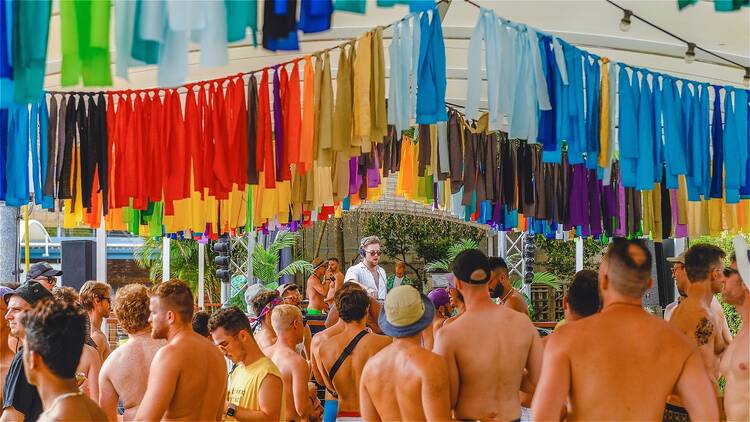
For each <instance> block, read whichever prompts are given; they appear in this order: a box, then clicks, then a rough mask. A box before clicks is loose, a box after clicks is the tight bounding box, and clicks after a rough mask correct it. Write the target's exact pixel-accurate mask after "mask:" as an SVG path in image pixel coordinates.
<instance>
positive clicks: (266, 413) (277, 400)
mask: <svg viewBox="0 0 750 422" xmlns="http://www.w3.org/2000/svg"><path fill="white" fill-rule="evenodd" d="M283 391H284V387H283V383H282V381H281V378H279V377H277V376H276V375H271V374H268V375H266V377H265V378H263V382H261V383H260V390H259V391H258V405H259V407H260V410H250V409H247V408H245V407H240V406H237V411H236V412H235V414H234V418H235V419H237V420H238V421H277V420H279V419H280V418H281V396H282V394H283ZM235 404H236V403H235Z"/></svg>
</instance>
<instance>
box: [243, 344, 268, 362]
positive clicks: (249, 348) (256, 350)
mask: <svg viewBox="0 0 750 422" xmlns="http://www.w3.org/2000/svg"><path fill="white" fill-rule="evenodd" d="M242 347H243V348H244V349H245V358H244V359H242V364H243V365H245V366H250V365H252V364H253V363H255V362H257V361H258V359H261V358H264V357H265V356H266V355H264V354H263V352H262V351H261V350H260V347H258V343H256V342H255V341H254V340H253V339H249V340H248V341H247V342H244V343H243V344H242Z"/></svg>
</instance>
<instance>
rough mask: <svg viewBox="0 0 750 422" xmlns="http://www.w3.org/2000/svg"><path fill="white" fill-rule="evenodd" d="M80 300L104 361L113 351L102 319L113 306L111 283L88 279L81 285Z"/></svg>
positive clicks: (92, 335) (92, 336)
mask: <svg viewBox="0 0 750 422" xmlns="http://www.w3.org/2000/svg"><path fill="white" fill-rule="evenodd" d="M80 301H81V306H83V309H84V310H85V311H86V313H87V314H88V317H89V323H90V324H91V338H92V339H94V342H95V343H96V349H97V350H98V351H99V357H100V358H101V360H102V362H104V360H105V359H107V356H109V354H110V352H111V350H110V348H109V342H108V341H107V336H105V335H104V333H103V332H102V321H104V318H106V317H108V316H109V311H110V308H111V297H110V288H109V284H107V283H102V282H101V281H93V280H92V281H87V282H86V283H85V284H84V285H83V286H82V287H81V293H80Z"/></svg>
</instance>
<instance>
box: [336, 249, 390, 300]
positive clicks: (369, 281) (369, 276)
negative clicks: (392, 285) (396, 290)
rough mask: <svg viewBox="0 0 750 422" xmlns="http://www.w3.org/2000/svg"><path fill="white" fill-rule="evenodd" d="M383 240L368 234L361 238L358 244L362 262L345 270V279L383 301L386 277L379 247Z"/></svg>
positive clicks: (385, 291) (385, 290)
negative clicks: (380, 263) (381, 263)
mask: <svg viewBox="0 0 750 422" xmlns="http://www.w3.org/2000/svg"><path fill="white" fill-rule="evenodd" d="M382 246H383V242H381V241H380V239H379V238H378V237H377V236H369V237H365V238H364V239H362V241H361V242H360V244H359V255H360V257H361V258H362V262H360V263H359V264H357V265H354V266H351V267H349V269H348V270H346V276H345V277H344V280H345V281H353V282H355V283H358V284H360V285H361V286H362V287H364V289H365V290H366V291H367V294H368V295H370V296H372V297H374V298H376V299H378V300H379V301H381V303H382V302H383V301H385V295H386V293H387V281H388V280H387V277H386V274H385V270H384V269H383V267H381V266H380V265H378V263H379V262H380V255H381V254H382V251H381V248H382Z"/></svg>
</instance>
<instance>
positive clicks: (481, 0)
mask: <svg viewBox="0 0 750 422" xmlns="http://www.w3.org/2000/svg"><path fill="white" fill-rule="evenodd" d="M475 2H476V3H478V4H480V5H482V6H483V7H487V8H492V9H494V10H495V11H496V13H497V14H498V15H500V16H504V17H505V18H507V19H510V20H512V21H516V22H521V23H526V24H529V25H531V26H534V27H536V28H538V29H541V30H543V31H546V32H550V33H553V34H556V35H558V36H560V37H562V38H564V39H566V40H568V41H569V42H571V43H573V44H576V45H579V46H581V47H583V48H586V49H588V50H590V51H592V52H595V53H596V54H599V55H602V56H606V57H609V58H611V59H612V60H615V61H622V62H625V63H629V64H633V65H636V66H644V67H648V68H651V69H654V70H658V71H662V72H667V73H673V74H676V75H678V76H681V77H686V78H690V79H696V80H702V81H709V82H713V83H718V84H732V85H738V86H741V85H742V82H743V80H742V77H743V70H742V69H739V68H737V67H732V66H727V65H726V64H719V63H722V62H721V61H717V60H716V59H715V58H713V57H710V56H707V55H705V54H703V53H701V52H700V51H699V52H697V60H696V62H695V63H692V64H687V63H685V61H684V60H683V59H682V57H683V55H684V52H685V50H686V46H685V45H684V44H682V43H680V42H679V41H676V40H674V39H672V38H671V37H669V36H667V35H665V34H663V33H661V32H659V31H657V30H655V29H653V28H651V27H649V26H647V25H646V24H644V23H642V22H639V21H638V20H636V19H635V18H633V23H632V25H631V28H630V31H628V32H622V31H620V29H619V22H620V18H621V17H622V12H621V11H620V10H619V9H617V8H615V7H614V6H612V5H610V4H608V3H606V2H605V1H604V0H475ZM616 2H617V3H618V4H620V5H621V6H623V7H625V8H628V9H631V10H633V12H635V13H636V14H638V15H640V16H643V17H644V18H646V19H648V20H650V21H652V22H654V23H656V24H657V25H659V26H661V27H663V28H664V29H666V30H668V31H671V32H673V33H675V34H676V35H679V36H681V37H683V38H685V39H687V40H688V41H691V42H694V43H696V44H698V45H699V46H701V47H704V48H706V49H709V50H712V51H714V52H716V53H719V54H721V55H724V56H726V57H729V58H731V59H732V60H734V61H737V62H740V63H742V64H743V65H746V66H750V9H749V8H743V9H742V10H740V11H735V12H728V13H727V12H716V11H714V5H713V3H712V2H709V1H705V0H703V1H699V2H698V4H696V5H694V6H691V7H688V8H686V9H683V10H682V11H679V10H678V9H677V0H633V1H629V0H619V1H617V0H616ZM261 3H262V2H261ZM261 7H262V6H261ZM55 9H57V7H56V6H55ZM407 13H408V10H407V7H406V6H396V7H394V8H378V7H376V5H375V0H368V5H367V14H365V15H357V14H352V13H347V12H336V13H335V14H334V18H333V28H332V30H331V31H328V32H325V33H321V34H313V35H309V36H307V35H301V45H300V46H301V49H302V51H300V52H284V53H272V52H268V51H265V50H263V49H262V48H257V49H256V48H254V47H253V46H252V45H251V43H250V41H245V42H243V43H237V44H234V45H232V46H230V63H229V64H228V65H227V66H225V67H220V68H201V67H200V66H199V65H198V63H199V52H198V51H197V50H196V51H193V52H191V53H190V60H189V63H190V69H189V74H188V81H197V80H203V79H210V78H214V77H220V76H224V75H229V74H233V73H237V72H241V71H248V70H253V69H258V68H261V67H264V66H268V65H272V64H275V63H279V62H281V61H286V60H289V59H291V58H293V57H297V56H301V55H304V54H306V53H309V52H312V51H316V50H320V49H323V48H326V47H330V46H333V45H335V44H338V43H339V42H341V41H342V40H344V39H346V38H351V37H357V36H359V35H360V34H362V33H364V32H366V31H367V30H369V29H370V28H372V27H373V26H374V25H387V24H389V23H391V22H393V21H396V20H398V19H400V18H402V17H403V16H404V15H406V14H407ZM259 16H260V17H262V12H259ZM477 16H478V9H476V8H475V7H473V6H471V5H470V4H468V3H466V2H464V1H462V0H453V1H452V3H451V4H450V7H449V9H448V12H447V15H446V16H445V19H444V21H443V32H444V35H445V38H446V52H447V66H448V72H447V74H448V79H449V83H448V92H447V97H448V100H449V101H452V102H460V103H462V102H463V100H464V98H465V96H466V93H465V86H466V84H465V79H466V55H467V51H466V50H467V47H468V38H469V36H470V35H471V31H472V29H473V27H474V24H475V22H476V18H477ZM112 22H114V19H112ZM110 32H114V31H110ZM389 34H390V32H389V31H386V33H385V36H386V38H387V37H388V36H389ZM59 40H60V21H59V15H58V14H57V13H55V14H54V16H53V18H52V22H51V26H50V43H49V51H48V55H47V60H48V62H47V77H46V80H45V87H46V88H48V89H60V88H61V86H60V85H59V80H60V79H59V69H60V64H61V61H60V60H61V54H60V42H59ZM389 43H390V41H389V40H387V39H386V41H385V45H386V47H387V46H388V44H389ZM110 48H111V49H112V51H113V52H114V48H115V46H114V42H112V43H111V46H110ZM385 56H386V60H387V58H388V55H387V54H386V55H385ZM112 57H113V58H114V54H112ZM331 59H332V60H331V62H332V63H333V64H334V66H335V64H336V63H337V61H336V57H335V55H334V56H333V57H332V58H331ZM386 66H387V62H386ZM186 82H187V81H186ZM155 85H156V69H155V68H154V67H153V66H150V67H139V68H132V69H131V71H130V82H127V81H124V80H122V79H119V78H115V87H117V88H126V87H130V88H140V87H152V86H155ZM71 89H72V88H71Z"/></svg>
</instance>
